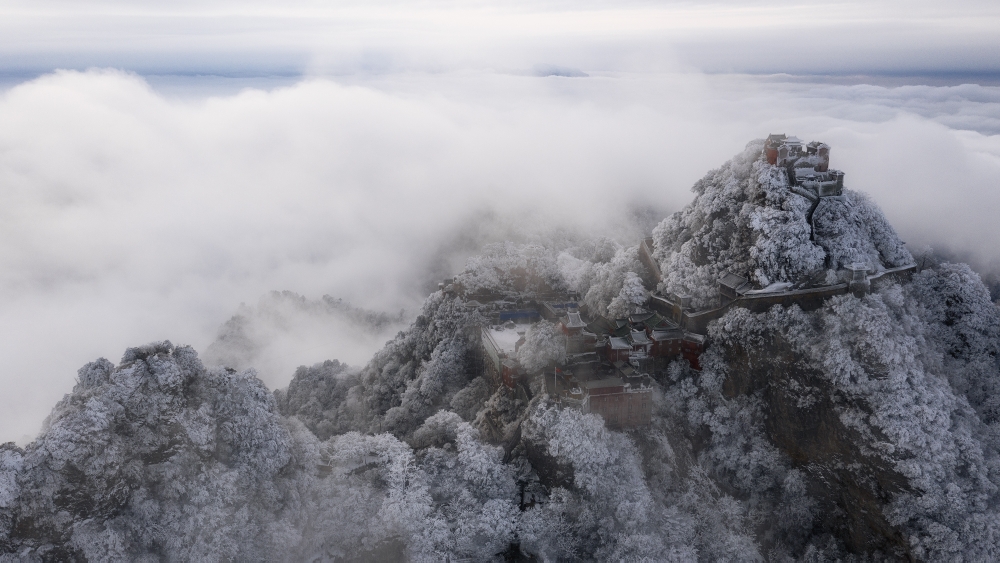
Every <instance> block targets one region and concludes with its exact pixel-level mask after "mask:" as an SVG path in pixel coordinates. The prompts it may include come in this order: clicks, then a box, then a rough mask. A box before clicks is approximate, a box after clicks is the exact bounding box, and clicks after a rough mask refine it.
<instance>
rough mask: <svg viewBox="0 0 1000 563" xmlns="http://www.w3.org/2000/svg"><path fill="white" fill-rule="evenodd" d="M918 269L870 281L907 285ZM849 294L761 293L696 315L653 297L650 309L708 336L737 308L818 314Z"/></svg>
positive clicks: (833, 288) (820, 290)
mask: <svg viewBox="0 0 1000 563" xmlns="http://www.w3.org/2000/svg"><path fill="white" fill-rule="evenodd" d="M916 268H917V267H916V265H915V264H910V265H908V266H901V267H899V268H891V269H888V270H885V271H882V272H879V273H877V274H874V275H872V276H869V278H868V279H869V280H870V281H871V282H872V286H873V288H875V287H878V286H879V285H881V284H884V283H892V282H904V281H908V280H909V279H910V277H911V276H912V274H913V272H914V271H915V270H916ZM848 292H849V289H848V284H846V283H839V284H836V285H830V286H825V287H816V288H811V289H797V290H792V291H781V292H776V293H757V294H750V295H743V296H741V297H740V298H738V299H735V300H733V301H730V302H729V303H726V304H724V305H722V306H721V307H716V308H714V309H706V310H704V311H694V312H691V311H683V310H681V307H680V305H678V304H677V303H674V302H673V301H671V300H669V299H666V298H664V297H661V296H659V295H651V296H650V298H649V301H648V302H647V303H648V305H649V308H650V309H652V310H654V311H656V312H657V313H660V314H661V315H663V316H665V317H668V318H670V319H673V320H674V321H675V322H678V323H679V324H680V325H681V328H683V329H684V330H687V331H689V332H693V333H695V334H706V333H707V332H708V323H710V322H712V321H714V320H715V319H718V318H721V317H722V316H723V315H725V314H726V313H728V312H729V310H730V309H731V308H733V307H741V308H743V309H749V310H750V311H752V312H754V313H763V312H765V311H767V310H768V309H770V308H771V307H773V306H775V305H781V306H782V307H790V306H792V305H798V306H799V307H800V308H801V309H802V310H804V311H814V310H816V309H819V308H820V307H822V306H823V303H825V302H826V300H827V299H829V298H831V297H833V296H834V295H843V294H845V293H848Z"/></svg>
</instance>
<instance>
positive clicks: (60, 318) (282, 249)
mask: <svg viewBox="0 0 1000 563" xmlns="http://www.w3.org/2000/svg"><path fill="white" fill-rule="evenodd" d="M997 96H998V94H997V89H996V88H988V87H980V86H965V87H961V88H931V87H924V88H915V89H912V88H911V89H905V88H895V89H894V88H878V87H868V86H858V87H843V86H822V85H810V86H803V85H801V84H798V83H775V82H773V81H760V80H756V79H751V78H747V77H740V76H723V77H706V76H704V75H700V74H673V73H596V75H592V76H590V77H587V78H566V77H558V76H550V77H545V78H538V77H533V76H525V75H510V74H501V73H495V72H471V71H463V72H454V73H444V74H435V75H428V74H423V73H409V74H402V75H391V76H385V75H382V76H373V77H367V78H358V77H353V78H351V79H350V80H346V79H345V80H341V81H339V82H337V81H333V80H329V79H307V80H303V81H301V82H299V83H296V84H294V85H292V86H289V87H282V88H276V89H273V90H270V91H265V90H254V89H248V90H245V91H242V92H240V93H238V94H235V95H225V96H218V97H201V98H197V99H184V100H180V99H176V98H172V97H165V96H164V95H162V94H160V93H158V92H157V91H156V90H154V89H152V88H151V87H149V86H148V84H147V83H146V82H145V81H144V80H143V79H142V78H141V77H138V76H136V75H131V74H125V73H121V72H117V71H91V72H86V73H78V72H57V73H54V74H51V75H47V76H44V77H42V78H39V79H37V80H33V81H31V82H27V83H24V84H21V85H19V86H17V87H15V88H12V89H10V90H8V91H7V92H6V93H4V94H3V96H2V98H0V122H3V123H4V124H5V127H4V128H3V130H2V131H0V191H2V198H3V201H4V206H3V207H2V208H0V218H2V220H0V229H2V230H3V232H2V236H0V241H2V242H0V301H2V302H0V326H2V327H3V331H4V334H3V338H2V339H0V359H2V365H3V369H2V371H0V388H3V389H4V391H5V392H4V393H3V395H2V398H0V402H2V404H0V413H3V415H2V417H3V419H2V420H0V429H2V434H3V435H2V436H0V440H6V439H20V438H22V437H23V436H24V435H25V434H32V433H33V432H34V431H35V430H36V429H37V427H38V424H39V422H40V421H41V418H42V417H43V416H44V414H45V413H46V412H47V411H48V409H49V408H50V407H51V405H52V404H53V402H54V401H55V400H56V399H57V398H58V397H59V396H60V395H61V394H62V393H64V392H66V391H68V390H69V389H70V387H71V385H72V377H73V373H74V372H75V369H76V368H77V367H79V366H80V365H82V364H83V363H84V362H86V361H89V360H92V359H94V358H95V357H98V356H102V355H103V356H108V357H109V358H111V359H116V357H117V355H118V354H119V353H120V352H121V351H122V350H123V349H124V348H125V347H126V346H128V345H134V344H137V343H142V342H146V341H151V340H156V339H164V338H168V339H172V340H174V341H175V342H178V343H190V344H193V345H195V346H196V347H199V348H204V347H205V346H207V344H208V343H209V342H210V341H211V340H212V338H213V337H214V334H215V330H216V329H217V327H218V326H219V325H220V324H221V323H222V322H223V321H225V320H226V319H227V318H228V317H229V316H230V315H231V314H232V313H233V312H234V311H235V310H236V309H237V306H238V305H239V303H240V302H246V303H251V304H252V303H255V302H256V301H257V299H258V298H259V297H260V296H261V295H263V294H264V293H266V292H267V291H269V290H272V289H278V290H286V289H287V290H292V291H296V292H298V293H300V294H302V295H304V296H306V297H308V298H311V299H316V298H319V297H320V296H321V295H323V294H330V295H332V296H334V297H337V298H344V299H345V300H348V301H350V302H352V303H354V304H356V305H358V306H362V307H367V308H371V309H377V310H383V311H389V312H396V311H398V310H399V309H400V308H408V309H409V310H411V311H413V310H414V309H415V307H416V304H417V303H419V300H420V298H421V296H422V295H424V293H425V292H426V291H427V290H428V289H429V287H431V286H432V285H433V282H434V280H436V279H437V278H439V277H441V276H444V275H446V274H448V273H452V272H454V270H455V269H456V268H460V267H461V263H462V257H463V256H465V255H467V254H468V253H469V252H473V251H474V250H475V249H476V248H477V247H478V246H479V245H480V244H481V243H482V242H485V241H489V240H495V239H499V238H508V237H513V238H521V239H522V240H523V239H530V238H532V237H534V238H539V237H545V236H549V235H552V234H553V233H558V232H560V231H561V232H563V233H565V232H576V233H579V232H586V233H587V234H591V235H611V236H617V237H618V238H622V239H626V240H627V239H630V238H631V239H635V238H637V237H638V236H639V234H640V233H637V232H634V231H628V230H627V229H623V228H622V225H623V224H624V223H625V222H626V221H628V217H629V216H630V215H632V214H633V213H634V210H635V209H636V208H642V207H650V206H651V207H653V208H655V209H658V210H660V212H659V213H660V214H663V213H666V212H667V211H668V210H676V209H679V208H680V206H682V205H684V204H685V203H686V202H687V201H688V200H689V198H690V196H689V192H688V190H689V187H690V186H691V184H692V183H693V182H694V181H695V180H696V179H697V178H699V177H700V176H701V175H703V174H704V172H705V171H707V170H708V169H710V168H713V167H715V166H717V165H719V164H720V163H722V162H723V161H725V160H726V159H728V158H729V157H730V156H731V155H733V154H735V153H736V152H738V151H739V150H741V149H742V147H743V145H744V144H745V143H746V142H747V141H748V140H750V139H752V138H755V137H762V136H764V135H766V134H767V133H769V132H787V133H789V134H793V133H794V134H797V135H799V136H800V137H803V138H807V139H814V138H817V139H822V140H824V141H826V142H828V143H830V144H831V145H832V146H833V161H834V163H833V165H834V166H836V167H838V168H842V169H844V170H846V171H847V184H848V186H850V187H852V188H855V189H861V190H864V191H867V192H869V193H870V194H871V195H872V196H873V197H874V199H875V200H876V201H877V202H878V203H879V204H880V205H881V206H883V208H884V209H885V211H886V213H887V215H888V216H889V218H890V220H891V221H892V222H893V223H894V224H895V225H896V227H897V228H898V229H899V230H900V232H901V233H902V234H903V236H904V238H905V239H906V240H908V241H909V242H910V244H911V246H913V245H915V244H924V243H930V244H934V245H937V246H939V247H948V248H951V249H955V250H960V251H964V252H966V253H967V254H968V255H970V256H972V257H974V258H975V259H976V260H979V261H980V263H982V264H994V265H996V264H997V262H998V260H997V256H998V255H997V253H996V251H995V250H994V249H995V248H996V246H997V243H1000V226H997V224H996V222H995V221H994V217H995V214H996V210H997V209H1000V191H998V190H996V180H995V179H996V178H997V177H1000V175H998V173H1000V137H997V136H995V135H992V133H993V127H995V125H993V123H995V120H996V119H997V103H996V102H995V100H996V99H997ZM970 116H974V119H973V118H970ZM990 120H994V121H990ZM967 121H971V122H974V123H975V124H979V125H980V126H981V130H980V131H974V130H958V129H955V127H958V126H961V125H962V124H963V123H966V122H967ZM345 346H352V348H351V349H350V350H348V349H346V348H345ZM357 346H358V344H357V342H356V341H351V340H350V339H344V340H343V342H340V343H338V342H332V341H331V342H330V343H329V346H327V347H321V349H317V350H314V351H313V352H314V354H313V356H314V357H302V358H288V359H287V362H288V365H287V366H286V368H287V369H286V370H285V371H284V372H282V371H281V368H280V367H275V368H273V369H272V371H273V373H264V374H262V375H263V376H264V377H265V380H266V381H267V382H268V383H269V384H270V385H272V386H280V385H283V384H284V382H285V381H287V379H288V378H289V377H290V376H291V369H292V368H293V367H294V366H295V365H298V364H300V363H311V362H313V361H319V360H322V359H325V358H326V357H331V358H333V357H341V358H351V361H357V360H356V359H355V358H357V357H359V356H360V357H364V356H365V355H366V354H370V353H371V352H373V351H374V349H375V348H377V346H378V343H377V342H375V343H371V342H369V343H368V344H367V346H370V347H371V348H372V349H371V350H360V351H359V349H358V348H357Z"/></svg>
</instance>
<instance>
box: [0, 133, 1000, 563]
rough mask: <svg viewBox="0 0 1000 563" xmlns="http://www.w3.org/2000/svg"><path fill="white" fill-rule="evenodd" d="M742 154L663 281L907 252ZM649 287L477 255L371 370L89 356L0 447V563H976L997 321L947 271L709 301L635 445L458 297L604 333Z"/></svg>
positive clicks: (573, 267) (538, 255) (885, 262)
mask: <svg viewBox="0 0 1000 563" xmlns="http://www.w3.org/2000/svg"><path fill="white" fill-rule="evenodd" d="M763 148H764V143H763V142H762V141H754V142H752V143H750V144H749V145H748V146H747V149H746V151H744V152H743V153H741V154H739V155H737V156H736V157H735V158H733V159H732V160H731V161H730V162H728V163H726V164H724V165H723V166H722V167H720V168H719V169H717V170H714V171H712V172H710V173H709V174H708V175H706V177H705V178H704V179H702V180H700V181H699V182H698V183H697V184H696V185H695V187H694V191H695V198H694V201H693V202H692V203H691V204H690V205H689V206H687V207H686V208H685V209H684V210H682V211H681V212H679V213H677V214H675V215H673V216H671V217H669V218H666V219H665V220H664V221H663V222H662V223H661V224H660V225H659V226H658V227H657V228H656V229H655V231H654V233H653V235H654V247H655V248H654V251H655V252H654V253H655V257H656V258H657V260H658V261H659V265H660V268H661V271H662V273H663V276H664V279H663V282H662V283H661V284H660V287H659V289H660V290H661V291H662V292H664V293H686V294H689V295H691V296H692V298H693V299H694V300H699V301H700V303H701V304H703V305H709V304H712V303H714V302H715V301H714V300H716V299H717V298H718V278H719V276H720V275H721V274H722V273H723V272H732V273H736V274H739V275H743V276H746V277H748V278H749V279H750V280H751V281H752V283H753V284H755V286H757V287H762V286H767V285H770V284H772V283H775V282H787V283H800V282H801V280H802V279H805V278H808V279H817V280H821V281H823V280H825V279H826V278H829V276H826V274H825V272H837V271H838V270H839V269H840V268H841V267H843V266H845V265H846V264H852V263H857V262H864V263H866V264H868V266H869V267H870V268H872V269H873V270H875V271H877V270H879V269H887V268H893V267H897V266H900V265H904V264H908V263H910V262H911V261H912V257H911V256H910V254H909V253H908V252H907V251H906V249H905V247H904V246H903V244H902V243H901V242H900V241H899V238H898V237H897V236H896V234H895V233H894V231H893V229H892V228H891V226H890V225H889V224H888V223H887V222H886V220H885V218H884V216H883V215H882V213H881V212H880V211H879V209H878V208H877V206H875V204H874V203H872V202H871V200H869V199H868V198H867V197H865V196H864V195H862V194H860V193H859V192H853V191H850V190H847V189H845V190H844V191H843V193H842V195H840V196H836V197H837V198H839V199H834V198H830V199H829V200H828V201H823V202H822V203H821V204H820V205H816V206H815V207H814V208H813V212H812V216H811V217H810V216H809V212H810V208H811V207H812V204H813V203H815V202H813V201H810V199H809V198H808V197H806V196H802V195H800V194H797V193H796V191H795V190H793V189H791V188H792V186H790V185H789V182H788V176H787V173H786V170H785V169H783V168H781V167H779V166H777V165H772V164H769V163H768V162H767V160H766V159H765V158H764V156H763V151H762V149H763ZM848 172H849V171H848ZM848 178H849V176H848ZM810 219H811V220H810ZM821 274H822V275H821ZM651 278H652V275H651V272H649V271H648V270H647V268H646V267H645V266H643V264H642V262H641V260H640V259H639V247H637V246H631V247H629V246H623V245H621V244H619V243H617V242H615V241H611V240H606V239H604V240H572V241H566V240H561V241H560V242H558V243H550V244H546V243H545V241H539V242H538V243H534V244H525V245H514V244H509V243H507V244H499V245H494V246H490V247H487V248H486V249H484V251H483V252H482V253H481V255H479V256H477V257H475V258H474V259H472V260H470V262H469V264H468V268H467V270H466V271H465V272H463V273H461V274H459V275H458V276H456V278H455V279H454V280H452V281H451V282H450V283H449V284H448V287H446V288H445V290H442V291H438V292H435V293H433V294H431V295H430V296H429V297H428V298H427V300H426V301H425V303H424V305H423V308H422V310H421V311H420V314H419V316H418V317H417V319H416V320H415V321H414V322H413V324H412V325H411V326H410V327H409V328H408V329H406V330H405V331H402V332H400V333H399V334H398V335H396V336H395V337H394V338H393V339H392V340H390V341H389V342H388V343H387V344H386V346H385V347H384V348H383V349H382V350H381V351H379V352H378V353H377V354H376V355H375V356H374V358H372V360H371V361H370V362H369V363H368V364H367V365H366V366H364V367H363V368H361V369H349V368H348V367H347V366H345V365H344V364H342V363H340V362H337V361H334V360H333V359H331V360H330V361H327V362H322V363H318V364H315V365H313V366H303V367H300V368H299V369H298V370H297V371H296V373H295V375H294V378H293V379H292V382H291V384H290V385H289V386H288V387H287V388H286V389H281V390H277V391H275V392H273V393H272V392H270V391H269V390H268V389H267V388H266V387H265V385H264V384H263V383H262V382H261V381H260V380H259V379H258V378H257V377H256V375H255V372H254V371H253V369H246V370H243V371H236V370H235V369H226V368H224V367H217V368H216V367H211V368H206V367H205V366H204V365H203V364H202V362H201V361H200V360H199V359H198V357H197V354H196V353H195V351H194V350H193V349H191V348H189V347H184V346H174V345H172V344H170V343H169V342H163V343H156V344H151V345H147V346H142V347H138V348H132V349H129V350H128V351H126V353H125V355H124V356H123V358H122V360H121V362H120V363H119V364H118V365H117V366H116V365H114V364H112V363H111V362H109V361H107V360H104V359H100V360H97V361H95V362H92V363H90V364H88V365H86V366H84V367H83V368H81V370H80V371H79V377H78V384H77V386H76V387H75V388H74V389H73V391H72V393H70V394H68V395H66V397H65V398H64V399H63V401H61V402H60V403H59V404H58V405H56V407H55V409H54V410H53V412H52V415H51V416H50V417H49V419H48V421H47V423H46V426H45V429H44V430H43V432H42V433H41V434H40V435H39V437H38V438H37V439H36V440H35V441H34V442H33V443H31V444H29V445H28V446H27V447H25V448H19V447H17V446H15V445H14V444H6V445H3V446H0V561H64V560H81V561H82V560H95V561H96V560H114V561H118V560H130V561H132V560H137V561H152V560H157V561H159V560H184V561H187V560H203V561H219V560H241V561H244V560H245V561H271V560H281V561H285V560H288V561H300V560H309V561H344V560H362V561H394V560H414V561H424V560H426V561H440V560H446V559H451V560H459V559H467V560H477V561H488V560H497V561H499V560H519V561H529V560H535V561H538V560H542V561H607V560H614V561H781V562H785V561H811V562H819V561H879V560H920V561H942V560H949V561H950V560H964V561H990V560H998V559H1000V541H998V538H1000V314H998V310H997V307H996V306H995V305H994V304H993V303H992V302H991V300H990V296H989V292H988V291H987V290H986V288H985V287H984V286H983V284H982V282H981V281H980V279H979V277H978V275H977V274H975V273H974V272H973V271H972V270H971V269H970V268H969V267H968V266H965V265H962V264H948V263H937V262H934V261H932V260H923V261H921V270H920V271H918V272H915V273H913V274H912V276H910V277H909V278H908V279H904V278H900V279H892V280H888V281H887V282H886V283H880V284H878V286H877V287H874V288H873V289H872V291H871V292H870V293H868V294H865V295H863V296H862V297H856V296H854V295H850V294H844V295H837V296H833V297H830V298H829V299H828V300H826V301H825V302H824V303H823V304H822V306H820V307H819V308H817V309H815V310H810V311H804V310H802V308H800V307H798V306H795V305H791V306H788V307H783V306H776V307H773V308H771V309H770V310H768V311H766V312H763V313H754V312H751V311H749V310H747V309H742V308H735V309H732V310H729V311H728V312H726V314H725V315H724V316H722V317H721V318H719V319H717V320H715V321H713V322H712V323H711V324H709V326H708V336H709V339H710V344H709V346H708V348H707V350H706V351H705V352H704V354H702V356H701V368H702V369H701V371H696V370H694V369H692V368H691V367H690V365H688V363H687V362H684V361H673V362H670V363H669V364H668V365H666V367H665V368H664V369H662V370H660V371H658V372H657V373H655V374H654V376H655V377H654V379H655V382H654V385H653V393H652V395H653V399H652V418H651V422H650V423H649V425H647V426H642V427H639V428H636V429H632V430H627V431H620V430H614V429H610V428H608V427H607V426H606V425H605V424H604V421H603V419H602V418H601V417H600V416H599V415H595V414H585V413H584V412H581V411H580V410H578V409H574V408H568V407H566V406H565V405H564V404H561V403H557V402H556V401H554V400H553V398H552V397H550V396H549V395H548V394H547V392H546V387H545V386H544V382H543V381H540V380H539V379H538V378H535V379H532V380H530V381H528V382H527V383H526V384H525V385H524V386H518V387H516V388H508V387H505V386H502V385H501V386H496V385H494V383H492V382H491V381H489V380H488V379H486V378H485V377H483V375H482V374H483V370H482V357H481V349H480V346H481V345H480V338H479V332H478V331H479V327H480V326H483V325H488V324H490V323H492V322H494V321H493V320H492V319H491V318H490V315H491V314H492V313H491V312H490V310H489V308H487V307H484V306H483V303H482V302H479V301H476V300H474V299H473V296H474V295H490V296H494V297H495V298H496V299H500V300H502V301H503V302H504V303H507V302H509V306H510V308H512V309H517V308H524V307H526V306H528V304H530V302H531V300H532V298H533V297H537V296H539V295H544V294H551V293H563V294H571V293H575V294H578V295H579V296H580V300H581V303H582V304H583V306H584V307H583V308H584V309H586V310H587V311H588V313H589V314H590V315H592V316H596V315H606V316H609V317H611V318H614V317H617V316H619V315H620V314H623V313H625V314H627V313H628V312H630V311H631V310H634V307H635V306H637V305H640V304H641V302H642V301H644V299H645V297H646V292H645V290H644V289H643V285H644V283H645V285H647V286H651V285H652V283H651ZM817 283H820V282H817ZM454 287H461V288H462V291H457V290H452V289H449V288H454ZM231 332H232V331H229V332H225V334H230V333H231ZM560 337H561V336H560V334H559V333H557V332H555V330H554V325H552V324H551V323H547V322H541V323H537V324H536V325H533V326H532V328H530V329H529V330H528V332H527V334H526V335H525V340H526V343H525V346H524V348H523V350H522V351H519V356H518V358H519V359H521V360H522V363H523V364H525V365H532V363H534V362H536V361H537V363H538V365H549V364H548V362H550V361H552V360H551V358H550V357H549V356H548V354H549V353H550V352H551V347H550V346H547V344H546V343H549V342H552V341H554V340H557V339H558V338H560ZM536 356H537V357H536ZM541 360H545V361H541Z"/></svg>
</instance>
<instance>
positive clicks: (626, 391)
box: [480, 301, 705, 428]
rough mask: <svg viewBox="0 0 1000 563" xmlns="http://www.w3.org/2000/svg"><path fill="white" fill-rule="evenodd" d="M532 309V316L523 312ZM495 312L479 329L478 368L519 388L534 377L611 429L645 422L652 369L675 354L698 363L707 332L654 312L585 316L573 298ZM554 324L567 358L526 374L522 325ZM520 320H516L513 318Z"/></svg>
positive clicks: (649, 405)
mask: <svg viewBox="0 0 1000 563" xmlns="http://www.w3.org/2000/svg"><path fill="white" fill-rule="evenodd" d="M529 310H534V311H537V317H536V316H534V315H530V314H527V313H526V311H529ZM512 312H513V311H498V312H496V313H495V314H494V315H495V317H496V319H495V320H496V321H497V324H493V325H490V326H483V327H481V328H480V332H481V341H482V352H483V371H484V373H485V375H486V376H487V378H488V379H489V380H491V381H492V382H493V383H494V384H495V385H496V386H501V385H503V386H506V387H509V388H511V389H519V388H524V390H525V392H527V388H528V387H529V384H530V382H531V381H532V380H533V379H537V378H540V379H541V383H542V386H543V388H544V390H545V392H546V393H548V394H549V396H550V397H553V398H555V399H556V400H557V401H559V402H560V403H562V404H563V405H564V406H569V407H574V408H579V409H580V410H582V411H583V412H591V413H597V414H600V415H601V416H603V417H604V420H605V422H606V423H607V424H608V425H609V426H612V427H617V428H630V427H635V426H641V425H644V424H648V423H649V421H650V417H651V415H652V391H653V387H652V385H653V381H652V378H651V377H650V375H649V374H650V372H654V371H657V370H659V369H662V368H664V367H666V364H667V363H669V362H670V361H672V360H675V359H683V360H686V361H687V362H688V363H689V364H690V365H691V366H692V367H693V368H694V369H701V368H700V365H699V363H698V358H699V356H700V355H701V353H702V352H703V351H704V350H705V336H704V335H700V334H694V333H691V332H688V331H685V330H683V329H682V328H681V327H680V326H678V325H677V323H675V322H673V321H672V320H670V319H669V318H667V317H664V316H662V315H660V314H659V313H656V312H653V311H645V312H641V313H636V314H633V315H630V316H629V317H627V318H621V319H608V318H605V317H602V316H599V315H598V316H593V317H588V316H586V315H585V313H584V312H582V311H581V308H580V307H578V305H577V303H576V302H572V301H571V302H543V303H541V304H539V305H536V306H535V308H534V309H519V310H517V316H516V318H511V316H512V315H511V313H512ZM541 318H545V319H547V320H550V321H552V322H555V323H556V326H558V328H559V330H561V331H562V333H563V335H564V337H565V338H564V342H565V347H566V349H565V361H562V362H558V363H553V364H551V365H549V366H546V367H545V368H544V369H543V370H542V371H541V372H536V373H528V372H527V371H526V370H524V368H523V367H522V366H521V365H520V363H519V362H518V361H517V355H518V351H519V350H520V348H521V346H523V345H524V344H525V342H526V339H525V337H526V334H527V330H528V329H529V328H530V327H531V326H532V325H533V324H534V321H535V320H537V319H541ZM517 321H520V322H517Z"/></svg>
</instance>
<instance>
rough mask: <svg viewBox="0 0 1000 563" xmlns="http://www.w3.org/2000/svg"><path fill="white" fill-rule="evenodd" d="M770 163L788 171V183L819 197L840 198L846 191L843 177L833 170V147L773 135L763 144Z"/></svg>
mask: <svg viewBox="0 0 1000 563" xmlns="http://www.w3.org/2000/svg"><path fill="white" fill-rule="evenodd" d="M764 156H765V157H766V158H767V162H768V163H770V164H773V165H775V166H782V167H784V168H785V169H786V170H787V171H788V183H789V184H791V185H792V186H799V187H802V188H804V189H806V190H808V191H810V192H812V193H813V194H814V195H815V196H817V197H828V196H839V195H841V194H842V193H843V191H844V173H843V172H841V171H840V170H831V169H830V145H827V144H826V143H821V142H819V141H813V142H811V143H809V144H803V142H802V140H801V139H799V138H798V137H795V136H792V137H788V136H785V135H784V134H783V133H782V134H771V135H768V136H767V140H766V141H765V142H764Z"/></svg>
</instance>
